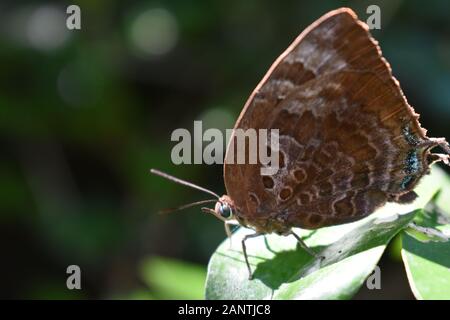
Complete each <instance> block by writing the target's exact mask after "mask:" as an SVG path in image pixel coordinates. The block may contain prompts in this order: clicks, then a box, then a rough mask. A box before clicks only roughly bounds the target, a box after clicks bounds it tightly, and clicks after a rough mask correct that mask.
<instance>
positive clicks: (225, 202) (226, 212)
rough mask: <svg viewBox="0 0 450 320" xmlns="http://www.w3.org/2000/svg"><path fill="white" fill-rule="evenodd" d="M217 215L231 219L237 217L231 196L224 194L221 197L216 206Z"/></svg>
mask: <svg viewBox="0 0 450 320" xmlns="http://www.w3.org/2000/svg"><path fill="white" fill-rule="evenodd" d="M214 211H215V212H216V214H217V216H220V217H222V218H223V219H224V220H231V219H234V218H235V213H236V211H235V206H234V203H233V201H232V200H231V199H230V197H229V196H227V195H224V196H222V197H220V198H219V201H217V202H216V206H215V208H214Z"/></svg>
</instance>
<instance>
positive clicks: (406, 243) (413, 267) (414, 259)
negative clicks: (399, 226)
mask: <svg viewBox="0 0 450 320" xmlns="http://www.w3.org/2000/svg"><path fill="white" fill-rule="evenodd" d="M440 178H441V179H440V180H438V179H436V182H438V183H439V185H440V186H441V190H440V191H439V193H438V194H437V195H436V196H435V197H434V198H433V201H432V203H430V204H429V205H428V206H427V210H421V212H420V213H419V214H418V215H417V216H416V218H415V219H414V222H415V224H416V226H415V227H414V228H412V230H411V228H408V229H406V230H405V231H406V232H402V245H403V248H402V258H403V262H404V264H405V269H406V273H407V275H408V281H409V283H410V286H411V289H412V291H413V293H414V296H415V297H416V298H417V299H450V241H445V237H447V238H448V237H449V236H450V224H449V223H448V222H449V219H448V217H449V214H448V210H449V209H450V207H449V204H450V201H449V198H450V178H449V177H448V176H446V175H442V176H441V177H440ZM428 209H429V210H428ZM442 223H445V224H442ZM422 230H423V231H424V232H422V234H420V231H422Z"/></svg>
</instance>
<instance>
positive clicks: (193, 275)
mask: <svg viewBox="0 0 450 320" xmlns="http://www.w3.org/2000/svg"><path fill="white" fill-rule="evenodd" d="M141 275H142V278H143V280H144V282H145V283H146V284H147V285H148V286H149V287H150V288H151V289H152V294H153V295H154V297H155V298H157V299H202V298H203V291H204V283H205V278H206V274H205V270H204V269H203V268H202V267H201V266H197V265H195V264H191V263H186V262H182V261H177V260H172V259H167V258H160V257H154V258H148V259H145V260H144V261H143V262H142V264H141Z"/></svg>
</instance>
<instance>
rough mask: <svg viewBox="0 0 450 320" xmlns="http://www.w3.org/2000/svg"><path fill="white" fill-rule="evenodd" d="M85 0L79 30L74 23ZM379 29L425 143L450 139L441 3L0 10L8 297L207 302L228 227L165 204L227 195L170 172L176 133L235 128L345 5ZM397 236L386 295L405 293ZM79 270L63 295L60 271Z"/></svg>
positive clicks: (3, 274) (198, 175)
mask: <svg viewBox="0 0 450 320" xmlns="http://www.w3.org/2000/svg"><path fill="white" fill-rule="evenodd" d="M69 4H78V5H79V6H80V7H81V12H82V29H81V30H79V31H69V30H67V29H66V28H65V19H66V14H65V8H66V7H67V5H69ZM369 4H378V5H379V6H380V7H381V18H382V25H381V26H382V29H381V30H377V31H375V32H373V34H374V36H375V37H376V38H377V39H378V40H379V41H380V44H381V47H382V49H383V53H384V55H385V57H386V58H387V59H388V61H389V62H390V63H391V65H392V67H393V71H394V74H395V76H396V77H397V78H398V79H399V80H400V83H401V85H402V88H403V90H404V92H405V94H406V96H407V97H408V100H409V102H410V103H411V104H412V105H413V106H414V107H415V109H416V111H417V112H418V113H420V114H421V122H422V125H423V126H424V127H426V128H427V129H428V130H429V134H430V135H431V136H446V137H450V126H449V123H450V72H449V71H450V37H449V36H450V17H449V12H450V2H448V1H427V2H424V1H418V0H416V1H398V0H396V1H384V2H380V1H370V2H367V1H308V2H306V1H300V0H295V1H293V0H289V1H260V0H259V1H256V0H246V1H241V0H228V1H206V0H205V1H187V0H173V1H126V2H125V1H121V2H119V1H106V0H103V1H87V0H86V1H77V2H75V1H74V2H71V3H66V4H64V3H63V2H61V1H58V2H51V1H20V2H19V1H15V2H13V1H2V3H1V4H0V298H124V299H127V298H150V299H151V298H154V299H161V298H201V297H202V290H203V281H204V277H205V272H206V265H207V262H208V258H209V256H210V255H211V254H212V252H213V251H214V250H215V248H216V247H217V245H218V244H219V243H220V242H221V241H222V240H223V239H224V238H225V234H224V231H223V225H222V223H220V222H218V221H216V220H215V219H214V218H212V217H210V216H205V215H202V214H201V213H200V211H199V210H198V209H192V210H186V211H183V212H179V213H177V214H175V213H174V214H173V215H169V216H160V215H157V214H156V212H157V211H158V209H161V208H165V207H172V206H176V205H179V204H184V203H187V202H190V201H195V200H201V199H204V198H205V195H203V194H201V193H199V192H197V191H194V190H190V189H188V188H185V187H183V186H179V185H175V184H172V183H170V182H168V181H165V180H163V179H161V178H158V177H155V176H151V175H150V174H149V173H148V170H149V168H151V167H156V168H159V169H162V170H165V171H168V172H170V173H172V174H174V175H176V176H178V177H181V178H183V179H187V180H190V181H193V182H195V183H197V184H200V185H202V186H205V187H207V188H210V189H212V190H214V191H215V192H217V193H219V194H222V193H224V192H225V190H224V185H223V179H222V167H221V166H220V165H215V166H207V165H182V166H175V165H173V164H172V162H171V159H170V152H171V148H172V147H173V145H174V143H173V142H171V141H170V135H171V133H172V131H173V130H174V129H176V128H188V129H191V128H192V126H193V121H194V120H203V121H204V122H205V126H209V127H217V128H232V127H233V124H234V121H235V119H236V118H237V116H238V114H239V112H240V110H241V108H242V106H243V104H244V102H245V100H246V99H247V97H248V95H249V94H250V92H251V91H252V90H253V88H254V87H255V86H256V84H257V83H258V82H259V80H260V79H261V77H262V76H263V75H264V74H265V72H266V70H267V69H268V67H269V66H270V65H271V63H272V62H273V60H274V59H275V58H276V57H277V56H278V55H279V54H280V53H281V52H282V51H284V49H285V48H286V47H287V46H288V45H289V44H290V43H291V41H292V40H293V39H294V38H295V37H296V36H297V35H298V34H299V33H300V32H301V31H302V30H303V29H304V28H305V27H306V26H308V25H309V24H310V23H311V22H313V21H314V20H315V19H317V18H319V17H320V16H321V15H323V14H324V13H325V12H327V11H329V10H331V9H335V8H338V7H341V6H349V7H351V8H353V9H354V10H355V11H356V12H357V13H358V15H359V16H360V18H361V19H362V20H366V18H367V16H368V15H367V14H366V12H365V10H366V8H367V6H368V5H369ZM398 247H399V246H398V241H394V245H393V246H391V248H389V250H388V253H387V254H386V255H385V256H384V257H383V260H382V262H381V272H382V290H380V291H376V292H374V291H368V290H367V289H363V290H362V291H361V292H360V293H359V294H358V296H357V298H387V299H389V298H411V297H412V295H411V293H410V290H409V288H408V285H407V280H406V276H405V274H404V270H403V267H402V263H401V260H400V256H399V255H400V253H399V249H398ZM71 264H76V265H79V266H80V267H81V270H82V290H73V291H70V290H67V288H66V277H67V275H66V268H67V266H69V265H71Z"/></svg>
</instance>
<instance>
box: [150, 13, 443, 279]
mask: <svg viewBox="0 0 450 320" xmlns="http://www.w3.org/2000/svg"><path fill="white" fill-rule="evenodd" d="M418 118H419V115H418V114H416V113H415V112H414V109H413V108H412V107H411V106H410V105H409V104H408V102H407V100H406V98H405V96H404V94H403V92H402V90H401V88H400V86H399V83H398V81H397V80H396V79H395V78H394V77H393V76H392V72H391V68H390V66H389V64H388V63H387V61H386V60H385V59H384V58H383V56H382V54H381V50H380V47H379V46H378V44H377V42H376V41H375V40H374V39H373V38H372V36H371V35H370V32H369V28H368V26H367V25H366V24H365V23H364V22H362V21H360V20H358V17H357V16H356V14H355V13H354V12H353V11H352V10H351V9H349V8H340V9H337V10H334V11H331V12H329V13H327V14H325V15H324V16H322V17H321V18H319V19H318V20H317V21H315V22H314V23H312V24H311V25H310V26H309V27H308V28H306V29H305V30H304V31H303V32H302V33H301V34H300V35H299V36H298V37H297V38H296V39H295V40H294V42H293V43H292V44H291V45H290V46H289V47H288V48H287V49H286V51H284V52H283V53H282V54H281V55H280V56H279V57H278V58H277V59H276V60H275V62H274V63H273V64H272V66H271V67H270V69H269V71H268V72H267V73H266V75H265V76H264V77H263V79H262V80H261V82H260V83H259V84H258V85H257V87H256V89H255V90H254V91H253V92H252V94H251V95H250V97H249V99H248V100H247V102H246V104H245V106H244V108H243V110H242V112H241V114H240V116H239V118H238V120H237V122H236V124H235V126H234V131H233V134H232V135H231V138H230V143H229V145H228V149H227V155H228V153H229V152H230V148H231V147H230V146H231V145H232V144H231V141H233V139H235V135H234V133H235V132H236V130H237V129H243V130H246V129H250V128H254V129H278V130H279V152H280V153H279V156H280V166H279V170H278V171H277V172H276V173H274V174H273V175H262V174H261V170H260V169H261V167H262V166H263V165H262V164H253V165H250V164H237V162H236V161H229V160H230V159H227V156H225V164H224V181H225V187H226V190H227V195H223V196H221V197H220V196H219V195H217V194H215V193H214V192H212V191H210V190H207V189H205V188H202V187H199V186H196V185H194V184H192V183H189V182H186V181H183V180H180V179H177V178H175V177H172V176H169V175H167V174H165V173H162V172H160V171H158V170H152V172H153V173H155V174H157V175H160V176H163V177H165V178H168V179H171V180H173V181H175V182H178V183H181V184H185V185H188V186H190V187H193V188H196V189H199V190H202V191H204V192H207V193H210V194H212V195H214V197H215V198H216V199H215V200H205V201H199V202H196V203H193V204H189V205H186V206H183V207H180V208H186V207H189V206H192V205H198V204H203V203H208V202H212V201H215V202H216V204H215V207H214V209H210V208H202V210H203V211H204V212H207V213H210V214H212V215H214V216H216V217H217V218H219V219H220V220H222V221H224V222H225V229H226V231H227V234H228V235H230V230H229V227H228V226H229V224H231V223H233V222H235V223H238V224H239V225H241V226H244V227H247V228H251V229H253V230H254V231H255V233H254V234H249V235H247V236H245V237H244V238H243V240H242V249H243V253H244V257H245V262H246V265H247V268H248V272H249V278H250V279H251V277H252V271H251V268H250V264H249V262H248V257H247V252H246V246H245V241H246V240H247V239H249V238H251V237H255V236H259V235H263V234H266V233H277V234H279V235H293V236H295V237H296V238H297V240H298V241H299V243H300V244H301V245H302V247H303V248H304V249H305V250H307V251H308V252H309V253H310V254H312V255H315V256H317V254H316V253H314V252H313V251H312V250H311V249H309V248H308V247H307V246H306V244H305V243H304V242H303V241H302V239H301V238H300V237H299V236H297V235H296V234H295V233H293V231H292V229H293V228H296V227H300V228H305V229H317V228H321V227H325V226H332V225H338V224H343V223H349V222H352V221H356V220H359V219H362V218H364V217H366V216H368V215H370V214H371V213H373V212H374V211H375V210H376V209H377V208H379V207H381V206H383V205H384V204H385V203H386V202H398V203H408V202H412V201H413V200H414V199H415V198H416V197H417V195H416V194H415V192H414V191H413V189H414V187H415V186H416V185H417V183H418V182H419V180H420V179H421V178H422V177H423V176H424V175H426V174H428V173H429V171H430V169H429V168H430V165H431V164H433V163H435V162H439V161H443V162H444V163H446V164H449V154H450V147H449V145H448V143H447V142H446V140H445V139H444V138H429V137H427V135H426V130H425V129H423V128H422V127H421V126H420V123H419V121H418ZM436 146H440V147H441V148H442V149H443V150H444V151H445V154H439V153H431V149H432V148H434V147H436ZM227 160H228V161H227ZM231 160H235V159H231ZM180 208H178V209H180Z"/></svg>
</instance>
